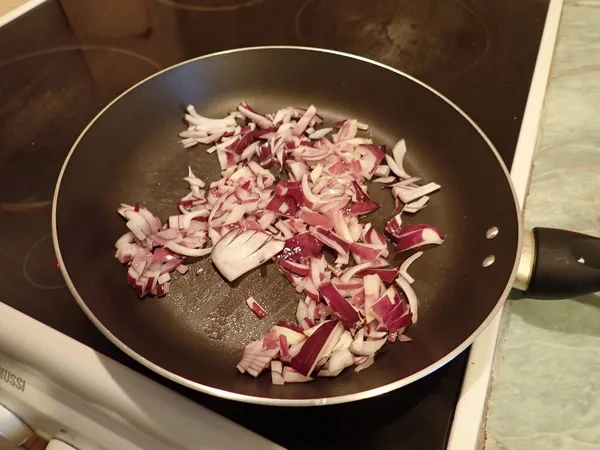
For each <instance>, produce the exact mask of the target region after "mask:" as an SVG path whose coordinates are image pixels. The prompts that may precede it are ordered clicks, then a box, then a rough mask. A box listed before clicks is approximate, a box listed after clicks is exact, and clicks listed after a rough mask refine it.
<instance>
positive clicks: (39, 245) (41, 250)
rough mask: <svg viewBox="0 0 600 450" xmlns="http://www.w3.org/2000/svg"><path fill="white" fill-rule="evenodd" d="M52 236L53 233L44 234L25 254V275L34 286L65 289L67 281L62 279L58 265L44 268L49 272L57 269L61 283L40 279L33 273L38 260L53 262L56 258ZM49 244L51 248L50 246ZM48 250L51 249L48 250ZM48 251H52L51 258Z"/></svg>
mask: <svg viewBox="0 0 600 450" xmlns="http://www.w3.org/2000/svg"><path fill="white" fill-rule="evenodd" d="M51 238H52V234H48V235H46V236H44V237H43V238H41V239H39V240H38V241H37V242H36V243H35V244H33V246H32V247H31V248H30V249H29V251H28V252H27V254H26V255H25V259H24V260H23V276H24V277H25V279H26V280H27V282H28V283H29V284H31V285H32V286H35V287H36V288H38V289H43V290H46V291H52V290H57V289H63V288H64V287H65V286H66V285H67V284H66V283H65V281H64V280H63V279H62V275H61V273H60V271H59V269H58V267H57V266H54V267H49V268H47V269H46V268H43V269H42V270H44V272H47V271H48V270H53V269H54V270H56V275H57V277H58V278H60V280H61V282H60V283H54V284H50V283H49V282H48V281H40V280H35V279H34V276H35V275H33V273H32V269H33V265H34V264H36V263H38V262H41V263H42V264H44V263H48V262H50V263H51V262H52V261H55V260H56V257H54V247H53V245H52V240H51ZM48 244H49V247H50V248H48ZM48 250H50V251H48ZM48 253H50V254H51V255H52V257H51V258H48ZM56 281H58V280H56Z"/></svg>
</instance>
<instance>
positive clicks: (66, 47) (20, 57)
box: [0, 44, 163, 70]
mask: <svg viewBox="0 0 600 450" xmlns="http://www.w3.org/2000/svg"><path fill="white" fill-rule="evenodd" d="M76 50H83V51H96V50H104V51H107V52H114V53H121V54H124V55H127V56H132V57H134V58H137V59H140V60H142V61H145V62H147V63H148V64H150V65H151V66H153V67H155V68H157V69H158V70H162V69H163V66H161V65H160V64H158V63H157V62H156V61H154V60H152V59H150V58H148V57H147V56H144V55H140V54H139V53H135V52H132V51H130V50H126V49H124V48H119V47H109V46H105V45H89V44H82V45H64V46H60V47H52V48H47V49H42V50H37V51H35V52H30V53H25V54H22V55H18V56H15V57H14V58H10V59H7V60H4V61H0V68H2V67H6V66H9V65H11V64H13V63H16V62H19V61H23V60H25V59H28V58H34V57H37V56H45V55H51V54H53V53H60V52H69V51H76Z"/></svg>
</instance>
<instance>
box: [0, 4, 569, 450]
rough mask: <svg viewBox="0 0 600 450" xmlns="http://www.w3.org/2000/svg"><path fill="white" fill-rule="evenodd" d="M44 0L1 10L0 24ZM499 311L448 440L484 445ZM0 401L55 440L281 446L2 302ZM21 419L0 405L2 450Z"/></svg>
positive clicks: (526, 136) (550, 28) (113, 448)
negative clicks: (9, 417)
mask: <svg viewBox="0 0 600 450" xmlns="http://www.w3.org/2000/svg"><path fill="white" fill-rule="evenodd" d="M43 2H44V0H30V1H28V2H25V3H24V4H23V5H22V6H20V7H18V8H17V9H15V10H13V11H11V12H10V13H8V14H6V15H4V16H1V17H0V26H2V25H4V24H6V23H8V22H10V21H11V20H14V19H15V18H17V17H19V16H20V15H22V14H24V13H25V12H27V11H29V10H30V9H32V8H34V7H35V6H37V5H39V4H41V3H43ZM562 3H563V0H552V1H551V3H550V9H549V12H548V16H547V20H546V28H545V31H544V35H543V38H542V43H541V47H540V52H539V55H538V60H537V64H536V69H535V73H534V77H533V81H532V85H531V90H530V94H529V98H528V102H527V107H526V110H525V116H524V120H523V125H522V128H521V133H520V136H519V141H518V146H517V151H516V154H515V158H514V163H513V166H512V170H511V177H512V180H513V183H514V185H515V189H516V192H517V195H518V198H519V202H520V204H521V206H523V204H524V200H525V197H526V194H527V188H528V185H529V176H530V171H531V166H532V161H533V154H534V149H535V142H536V138H537V132H538V125H539V121H540V116H541V111H542V107H543V103H544V97H545V92H546V85H547V81H548V75H549V72H550V64H551V60H552V54H553V50H554V44H555V40H556V35H557V31H558V23H559V19H560V13H561V9H562ZM500 319H501V314H498V316H497V317H496V319H495V320H494V321H493V322H492V323H491V324H490V325H489V327H488V328H487V329H486V330H485V332H484V333H483V334H482V335H481V336H480V337H479V338H478V339H477V340H476V341H475V343H474V344H473V346H472V350H471V354H470V359H469V364H468V366H467V372H466V375H465V381H464V384H463V388H462V392H461V396H460V399H459V403H458V406H457V409H456V414H455V418H454V422H453V426H452V430H451V435H450V441H449V445H448V450H476V449H479V448H481V447H482V436H481V430H482V425H483V424H484V418H485V406H486V400H487V396H488V392H489V387H490V378H491V370H492V364H493V359H494V354H495V351H496V344H497V340H498V334H499V329H500ZM0 405H3V406H4V407H5V408H6V409H8V410H9V411H11V412H12V413H14V414H15V415H16V416H18V417H19V418H21V419H22V421H23V422H24V423H25V424H27V425H28V426H29V428H30V429H31V430H32V431H33V432H34V433H35V434H37V435H39V436H41V437H44V438H46V439H48V440H50V439H52V438H57V439H59V440H60V442H55V443H53V444H52V445H53V446H54V447H55V448H56V449H58V448H60V447H61V446H62V448H68V447H65V446H64V445H63V443H66V444H69V445H71V448H75V449H78V450H88V449H89V450H101V449H106V450H142V449H144V450H166V449H182V450H183V449H239V448H244V449H248V450H253V449H278V448H281V447H279V446H278V445H276V444H274V443H272V442H270V441H268V440H266V439H264V438H262V437H260V436H258V435H256V434H255V433H253V432H251V431H249V430H247V429H245V428H243V427H241V426H239V425H237V424H235V423H233V422H231V421H229V420H228V419H225V418H223V417H221V416H219V415H217V414H215V413H213V412H212V411H209V410H208V409H206V408H203V407H202V406H200V405H198V404H197V403H194V402H192V401H190V400H188V399H186V398H184V397H183V396H181V395H179V394H176V393H175V392H173V391H171V390H169V389H167V388H165V387H163V386H162V385H160V384H158V383H156V382H154V381H152V380H149V379H148V378H146V377H144V376H143V375H140V374H138V373H137V372H134V371H132V370H131V369H128V368H126V367H124V366H123V365H121V364H119V363H117V362H115V361H113V360H111V359H109V358H106V357H105V356H103V355H101V354H99V353H98V352H96V351H94V350H92V349H90V348H89V347H86V346H85V345H83V344H81V343H79V342H77V341H75V340H73V339H71V338H69V337H67V336H65V335H63V334H61V333H59V332H57V331H55V330H53V329H52V328H50V327H48V326H46V325H44V324H42V323H40V322H38V321H36V320H34V319H32V318H30V317H28V316H26V315H24V314H22V313H20V312H18V311H16V310H15V309H13V308H10V307H9V306H7V305H4V304H2V303H0ZM7 427H9V428H11V429H13V430H14V421H13V422H10V421H7V420H5V416H3V415H2V414H0V450H4V449H5V448H6V449H9V450H10V449H11V448H14V447H16V445H18V443H14V446H10V445H8V444H4V442H5V441H6V439H5V440H3V434H4V435H6V431H7Z"/></svg>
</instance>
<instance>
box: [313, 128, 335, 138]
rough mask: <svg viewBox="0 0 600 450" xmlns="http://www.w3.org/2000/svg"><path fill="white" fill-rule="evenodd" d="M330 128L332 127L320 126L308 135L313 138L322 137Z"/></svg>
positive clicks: (329, 131)
mask: <svg viewBox="0 0 600 450" xmlns="http://www.w3.org/2000/svg"><path fill="white" fill-rule="evenodd" d="M332 130H333V128H321V129H320V130H316V131H313V132H312V133H310V134H309V135H308V137H309V138H310V139H313V140H319V139H323V138H324V137H325V136H327V135H328V134H329V133H331V131H332Z"/></svg>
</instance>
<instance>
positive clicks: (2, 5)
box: [0, 0, 28, 16]
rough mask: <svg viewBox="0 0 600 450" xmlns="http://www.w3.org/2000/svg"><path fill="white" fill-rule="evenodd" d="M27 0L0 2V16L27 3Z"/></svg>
mask: <svg viewBox="0 0 600 450" xmlns="http://www.w3.org/2000/svg"><path fill="white" fill-rule="evenodd" d="M27 2H28V0H0V16H1V15H3V14H6V13H8V12H10V11H12V10H13V9H16V8H18V7H19V6H22V5H24V4H25V3H27Z"/></svg>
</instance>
